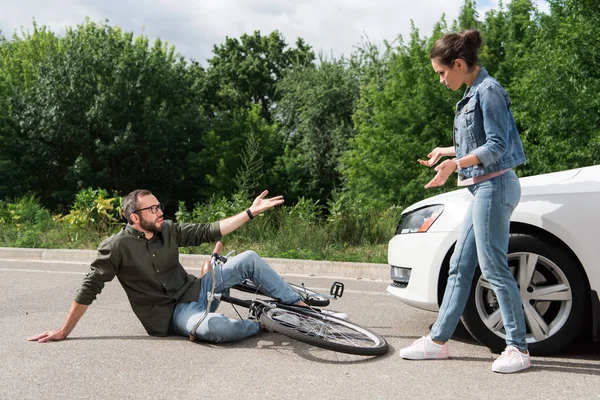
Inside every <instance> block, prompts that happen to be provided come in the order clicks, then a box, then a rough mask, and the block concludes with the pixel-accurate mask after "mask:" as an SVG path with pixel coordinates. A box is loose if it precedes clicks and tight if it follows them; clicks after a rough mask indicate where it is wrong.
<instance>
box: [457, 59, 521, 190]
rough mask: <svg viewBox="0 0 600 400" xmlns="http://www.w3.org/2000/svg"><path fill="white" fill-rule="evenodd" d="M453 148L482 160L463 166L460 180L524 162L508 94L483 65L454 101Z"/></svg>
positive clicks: (459, 155) (464, 154) (462, 155)
mask: <svg viewBox="0 0 600 400" xmlns="http://www.w3.org/2000/svg"><path fill="white" fill-rule="evenodd" d="M454 148H455V150H456V157H457V158H461V157H464V156H466V155H468V154H475V155H476V156H477V158H478V159H479V161H481V164H477V165H473V166H471V167H466V168H463V169H462V170H461V171H460V173H459V178H460V179H461V180H462V179H467V178H473V177H475V176H481V175H485V174H489V173H492V172H497V171H502V170H504V169H507V168H513V167H516V166H517V165H520V164H523V163H524V162H525V153H524V152H523V143H522V142H521V138H520V137H519V132H518V130H517V125H516V124H515V120H514V118H513V115H512V112H511V111H510V99H509V98H508V94H507V93H506V91H505V90H504V89H503V88H502V86H500V84H499V83H498V82H497V81H496V80H495V79H494V78H492V77H491V76H490V75H489V74H488V72H487V71H486V70H485V68H483V67H482V68H481V70H480V71H479V75H478V76H477V79H475V82H474V83H473V85H472V86H471V87H470V88H469V89H467V90H466V92H465V94H464V95H463V98H462V99H461V100H460V101H459V102H458V103H456V116H455V118H454Z"/></svg>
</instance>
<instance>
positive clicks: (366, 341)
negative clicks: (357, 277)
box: [190, 242, 388, 356]
mask: <svg viewBox="0 0 600 400" xmlns="http://www.w3.org/2000/svg"><path fill="white" fill-rule="evenodd" d="M220 248H221V243H220V242H218V243H217V246H216V247H215V250H214V252H213V253H212V255H211V257H210V259H209V260H207V261H206V262H205V263H204V265H203V267H202V270H203V272H204V273H207V272H210V274H211V275H212V289H211V291H210V292H209V293H208V304H207V307H206V311H205V313H204V315H203V316H202V317H201V318H200V319H199V321H198V322H197V323H196V324H195V325H194V327H193V328H192V330H191V331H190V341H192V342H193V341H194V340H195V338H196V330H197V329H198V327H199V326H200V324H201V323H202V321H203V320H204V318H205V317H206V315H207V314H208V310H210V308H211V304H212V301H213V300H214V299H217V300H220V301H225V302H227V303H230V304H232V305H234V306H236V305H237V306H241V307H245V308H248V309H249V314H250V317H251V318H254V319H256V320H257V321H260V322H261V323H262V324H263V325H264V326H265V327H266V328H267V329H270V330H272V331H275V332H278V333H281V334H283V335H285V336H288V337H290V338H292V339H296V340H299V341H301V342H304V343H307V344H310V345H313V346H316V347H320V348H323V349H327V350H332V351H336V352H341V353H348V354H356V355H363V356H376V355H382V354H385V353H386V352H387V350H388V343H387V342H386V340H385V339H384V338H383V337H382V336H380V335H379V334H377V333H375V332H372V331H370V330H368V329H366V328H363V327H361V326H359V325H357V324H355V323H353V322H350V321H346V320H343V319H338V318H335V317H333V316H331V315H327V314H325V313H324V312H322V310H320V309H318V308H315V307H313V306H308V307H303V306H298V305H289V304H283V303H280V302H279V301H278V300H277V299H273V298H270V299H259V298H255V299H254V300H244V299H240V298H236V297H233V296H231V295H230V294H229V293H215V285H216V273H215V267H217V266H222V265H223V264H225V263H226V262H227V258H228V257H229V255H230V254H231V253H229V254H227V255H226V256H221V255H219V251H220ZM288 285H289V283H288ZM252 286H254V285H252ZM254 287H256V286H254ZM295 287H296V288H299V289H298V290H300V291H301V292H302V293H303V295H301V297H302V296H306V297H305V298H306V299H307V300H309V301H310V295H308V293H314V294H315V295H317V297H318V298H323V297H325V298H326V297H327V296H323V295H320V294H318V293H316V292H314V291H310V290H309V289H306V288H304V286H298V285H295ZM343 287H344V286H343V284H342V283H341V282H334V284H333V285H332V288H331V291H330V293H331V294H332V297H333V298H337V297H341V295H342V294H343ZM233 288H235V286H234V287H233ZM246 288H248V287H246ZM242 290H243V289H242ZM244 291H246V290H244ZM227 292H229V290H227ZM258 292H260V291H258ZM253 293H255V292H253ZM261 294H263V295H265V296H267V295H266V294H264V293H261ZM327 300H328V301H329V299H327ZM234 308H235V307H234ZM236 312H237V310H236ZM238 315H239V313H238ZM240 318H241V316H240Z"/></svg>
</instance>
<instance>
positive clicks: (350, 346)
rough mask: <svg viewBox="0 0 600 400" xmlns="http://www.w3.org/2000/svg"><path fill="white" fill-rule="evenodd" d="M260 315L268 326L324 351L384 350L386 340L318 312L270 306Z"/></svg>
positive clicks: (370, 353) (372, 352) (374, 353)
mask: <svg viewBox="0 0 600 400" xmlns="http://www.w3.org/2000/svg"><path fill="white" fill-rule="evenodd" d="M260 318H261V321H262V322H263V324H265V326H266V327H267V328H269V329H272V330H274V331H276V332H279V333H281V334H284V335H286V336H289V337H291V338H293V339H296V340H299V341H301V342H304V343H308V344H310V345H313V346H317V347H321V348H324V349H327V350H333V351H337V352H340V353H348V354H358V355H363V356H377V355H381V354H384V353H386V352H387V350H388V344H387V342H386V341H385V339H384V338H383V337H381V336H379V335H378V334H377V333H375V332H371V331H369V330H368V329H365V328H363V327H361V326H358V325H356V324H354V323H352V322H349V321H344V320H341V319H337V318H333V317H329V316H326V315H322V314H319V313H318V312H312V311H304V310H300V309H295V308H294V309H292V308H291V307H290V308H286V309H284V308H280V307H273V308H265V310H264V312H263V313H262V315H261V317H260Z"/></svg>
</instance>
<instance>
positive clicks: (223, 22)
mask: <svg viewBox="0 0 600 400" xmlns="http://www.w3.org/2000/svg"><path fill="white" fill-rule="evenodd" d="M509 1H510V0H504V4H507V3H508V2H509ZM535 2H536V3H537V4H538V8H539V9H540V10H541V11H545V12H547V10H548V7H547V4H546V3H545V1H544V0H535ZM463 3H464V0H416V1H414V0H412V1H406V0H52V1H48V0H20V1H18V2H15V1H14V0H0V9H2V10H7V12H1V13H0V30H1V31H2V34H3V35H4V36H7V37H8V36H11V35H12V34H13V33H14V32H15V30H20V29H21V28H23V29H25V30H31V28H32V21H33V20H34V19H35V21H36V22H37V24H38V26H42V25H45V26H47V27H49V28H50V30H51V31H53V32H55V33H57V34H59V35H61V34H63V33H64V31H65V27H67V26H71V27H74V26H76V25H78V24H81V23H83V22H84V21H85V18H86V17H89V18H90V20H92V21H95V22H101V21H104V20H108V21H109V24H110V25H112V26H118V27H120V28H121V29H123V30H125V31H129V32H133V33H134V34H135V35H136V36H137V35H145V36H147V37H148V38H149V39H151V41H153V40H154V39H155V38H160V39H161V40H163V41H167V42H168V43H169V44H170V45H174V46H175V48H176V51H177V52H179V53H181V54H183V55H184V56H185V57H186V58H188V59H195V60H197V61H199V62H200V63H201V64H203V65H206V64H207V63H206V60H207V59H209V58H211V57H212V49H213V46H214V45H219V44H222V43H224V41H225V38H226V37H235V38H239V37H240V36H241V35H243V34H244V33H247V34H252V33H253V32H254V31H260V32H261V34H262V35H263V36H266V35H268V34H270V33H271V32H273V31H274V30H278V31H279V32H280V33H281V34H282V35H283V37H284V38H285V41H286V43H287V44H288V45H294V43H295V42H296V39H297V38H298V37H301V38H303V39H304V41H305V42H306V43H307V44H309V45H311V46H312V48H313V50H314V51H315V53H317V54H318V53H323V55H325V56H333V57H334V58H340V57H341V56H349V55H350V54H351V53H352V51H353V48H354V47H355V46H357V45H360V43H361V42H362V41H363V39H364V38H368V40H369V41H371V42H372V43H375V44H378V45H381V44H382V43H383V41H384V40H387V41H388V42H394V40H395V39H396V38H397V37H398V36H399V35H401V36H402V37H403V38H404V39H405V40H406V39H408V37H409V34H410V26H411V21H413V22H414V24H415V26H416V27H417V28H418V29H419V33H420V35H421V36H422V37H423V36H425V37H428V36H429V35H430V34H431V31H432V28H433V25H434V24H435V23H436V22H437V21H439V20H440V18H441V16H442V14H445V15H446V21H448V23H449V24H451V22H452V21H453V20H454V19H455V18H456V17H457V16H458V13H459V11H460V8H461V6H462V5H463ZM497 4H498V2H497V1H493V0H478V1H477V9H478V11H479V17H480V19H483V18H484V16H485V12H486V11H488V10H490V9H496V8H497ZM8 10H10V11H8Z"/></svg>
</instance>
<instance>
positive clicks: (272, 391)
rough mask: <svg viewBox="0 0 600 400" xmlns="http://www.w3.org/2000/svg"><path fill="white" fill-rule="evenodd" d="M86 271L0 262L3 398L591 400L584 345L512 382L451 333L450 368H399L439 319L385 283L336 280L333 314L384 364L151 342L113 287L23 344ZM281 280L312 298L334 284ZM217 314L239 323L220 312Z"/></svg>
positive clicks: (55, 313)
mask: <svg viewBox="0 0 600 400" xmlns="http://www.w3.org/2000/svg"><path fill="white" fill-rule="evenodd" d="M87 270H88V264H86V263H85V262H61V261H47V260H37V261H33V260H30V261H28V260H7V259H3V260H0V331H1V332H2V335H1V336H0V399H2V400H4V399H41V398H44V399H58V398H60V399H174V398H200V399H217V398H219V399H227V398H229V399H242V398H243V399H315V398H335V399H344V398H346V399H400V398H410V399H436V400H437V399H456V398H461V399H502V400H507V399H547V398H552V399H596V400H600V344H599V343H594V342H592V341H591V340H590V339H589V338H583V339H581V340H580V341H578V342H577V343H575V344H574V345H573V346H572V347H571V348H570V349H568V351H566V352H563V353H562V354H560V355H557V356H555V357H544V358H542V357H537V358H533V367H532V368H531V369H530V370H528V371H526V372H523V373H519V374H513V375H499V374H495V373H493V372H492V371H491V365H492V361H493V360H494V358H495V357H497V355H495V354H491V353H490V352H489V351H488V350H487V348H485V347H482V346H480V345H478V344H477V343H475V342H474V341H473V340H472V339H471V338H470V337H469V336H468V334H467V333H465V332H464V330H463V329H460V328H459V330H458V331H457V333H456V334H455V337H454V338H453V340H452V341H451V343H450V354H451V357H452V358H451V359H449V360H443V361H405V360H402V359H400V358H399V357H398V354H397V351H398V349H400V348H402V347H404V346H405V345H408V344H410V343H411V342H412V341H413V340H415V339H417V338H418V337H420V336H422V335H425V334H427V332H428V329H429V326H430V325H431V324H432V323H433V322H434V320H435V318H436V314H435V313H431V312H427V311H421V310H417V309H413V308H410V307H408V306H405V305H403V304H402V303H400V302H399V301H397V300H395V299H394V298H392V297H391V296H389V295H387V294H386V292H385V288H386V286H387V282H386V281H382V280H353V279H350V278H344V279H343V281H344V283H345V284H346V293H345V295H344V297H343V298H341V299H339V300H337V301H335V302H334V304H333V305H332V307H331V308H334V309H339V310H343V311H345V312H347V313H348V314H349V315H350V319H351V320H352V321H354V322H357V323H359V324H361V325H364V326H366V327H368V328H371V329H372V330H375V331H377V332H379V333H380V334H382V335H383V336H384V337H385V338H386V339H387V340H388V342H389V344H390V351H389V352H388V354H386V355H384V356H381V357H375V358H371V357H361V356H348V355H344V354H339V353H334V352H330V351H326V350H320V349H317V348H314V347H311V346H308V345H305V344H303V343H299V342H296V341H294V340H292V339H288V338H286V337H285V336H282V335H280V334H276V333H260V334H259V335H257V336H255V337H252V338H249V339H247V340H244V341H241V342H237V343H230V344H221V345H212V344H206V343H190V342H189V341H188V340H187V339H186V338H183V337H168V338H152V337H149V336H147V335H146V333H145V331H144V329H143V328H142V326H141V324H140V323H139V322H138V320H137V319H136V318H135V316H134V314H133V312H132V311H131V309H130V307H129V304H128V302H127V299H126V296H125V294H124V292H123V290H122V289H121V287H120V285H119V284H118V282H117V281H116V280H115V281H114V282H112V283H110V284H108V285H107V287H106V288H105V290H104V292H103V293H102V294H101V295H100V297H99V298H98V300H97V301H96V302H95V303H94V304H93V305H92V306H91V307H90V308H89V310H88V312H87V313H86V315H84V317H83V319H82V320H81V321H80V323H79V325H78V326H77V328H75V330H74V331H73V333H72V334H71V336H70V338H69V339H68V340H66V341H63V342H56V343H48V344H39V343H34V342H27V341H26V338H27V337H28V336H31V335H34V334H37V333H39V332H42V331H44V330H48V329H56V328H58V327H59V326H60V325H61V324H62V322H63V321H64V318H65V315H66V313H67V311H68V308H69V306H70V304H71V301H72V299H73V296H74V294H75V291H76V290H77V289H78V287H79V284H80V282H81V280H82V278H83V275H84V274H85V273H86V271H87ZM192 272H193V271H192ZM303 272H306V271H303ZM285 278H286V279H287V280H289V281H293V282H297V283H298V282H304V283H305V284H306V285H307V286H308V287H311V288H316V289H319V290H326V289H327V288H328V287H329V284H330V283H331V281H332V279H329V278H327V279H323V278H315V277H308V276H306V275H293V274H289V275H286V276H285ZM220 310H221V312H223V313H225V314H227V315H230V316H232V317H233V316H235V315H236V314H235V312H234V311H233V310H232V309H231V306H230V305H229V304H222V305H221V308H220ZM240 313H242V315H245V310H244V309H240Z"/></svg>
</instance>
